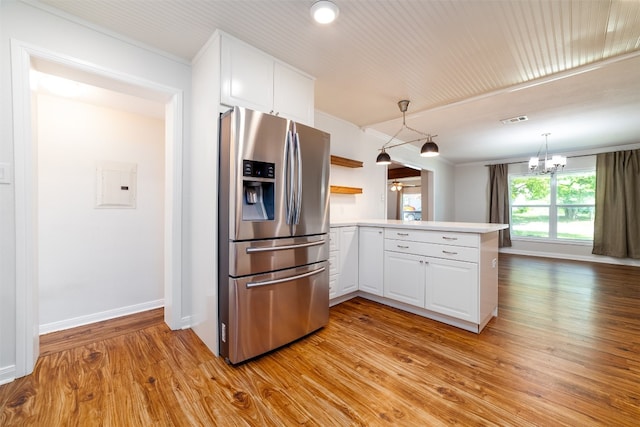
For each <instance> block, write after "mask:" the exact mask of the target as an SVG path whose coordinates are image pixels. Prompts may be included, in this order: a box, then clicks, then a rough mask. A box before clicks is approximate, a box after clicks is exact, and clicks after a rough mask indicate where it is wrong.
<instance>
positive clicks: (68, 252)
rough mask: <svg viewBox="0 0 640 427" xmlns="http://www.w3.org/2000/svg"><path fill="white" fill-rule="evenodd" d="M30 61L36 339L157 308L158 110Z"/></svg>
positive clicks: (160, 219)
mask: <svg viewBox="0 0 640 427" xmlns="http://www.w3.org/2000/svg"><path fill="white" fill-rule="evenodd" d="M49 68H51V67H50V64H49V63H46V62H43V61H41V60H34V61H32V71H31V87H32V90H33V96H32V100H33V107H32V108H33V110H34V123H33V129H34V138H33V139H34V145H35V147H36V152H37V166H36V176H37V181H36V185H35V186H36V193H37V196H36V197H37V201H36V203H35V205H36V210H37V238H36V240H37V242H36V243H37V247H38V254H37V269H38V274H37V277H38V325H39V333H40V335H42V334H45V333H49V332H55V331H59V330H63V329H69V328H72V327H77V326H82V325H86V324H89V323H95V322H98V321H102V320H106V319H111V318H115V317H120V316H122V315H127V314H132V313H135V312H140V311H146V310H150V309H155V308H159V307H162V305H163V294H164V286H163V272H164V270H163V263H164V260H163V256H164V242H163V239H162V235H163V228H164V200H163V197H164V163H165V162H164V145H165V142H164V127H165V123H164V122H165V117H164V116H165V109H164V104H163V103H161V102H157V101H151V100H147V99H143V98H138V97H134V96H131V95H128V94H125V93H122V92H117V91H112V90H108V89H104V88H102V87H98V86H94V85H89V84H85V83H81V82H79V81H77V80H72V79H67V78H64V77H62V76H61V75H60V74H70V73H57V74H50V73H47V70H48V69H49Z"/></svg>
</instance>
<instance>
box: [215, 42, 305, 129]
mask: <svg viewBox="0 0 640 427" xmlns="http://www.w3.org/2000/svg"><path fill="white" fill-rule="evenodd" d="M220 42H221V67H220V73H221V88H220V103H221V104H224V105H228V106H230V107H233V106H236V105H238V106H241V107H247V108H250V109H252V110H257V111H262V112H265V113H270V114H274V115H278V116H281V117H284V118H287V119H291V120H295V121H297V122H300V123H304V124H307V125H309V126H313V121H314V120H313V117H314V107H313V103H314V84H315V82H314V79H313V78H312V77H310V76H308V75H306V74H304V73H303V72H301V71H298V70H296V69H295V68H293V67H290V66H288V65H286V64H284V63H282V62H280V61H278V60H277V59H275V58H273V57H272V56H269V55H267V54H266V53H264V52H262V51H260V50H258V49H256V48H254V47H253V46H250V45H248V44H246V43H244V42H242V41H240V40H237V39H234V38H233V37H231V36H229V35H227V34H221V37H220Z"/></svg>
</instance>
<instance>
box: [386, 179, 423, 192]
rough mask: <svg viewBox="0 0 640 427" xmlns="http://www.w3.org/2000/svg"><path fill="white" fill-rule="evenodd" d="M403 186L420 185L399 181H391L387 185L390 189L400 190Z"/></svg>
mask: <svg viewBox="0 0 640 427" xmlns="http://www.w3.org/2000/svg"><path fill="white" fill-rule="evenodd" d="M405 187H420V186H419V185H417V184H404V183H402V182H400V181H393V182H391V184H390V185H389V189H390V190H391V191H402V189H403V188H405Z"/></svg>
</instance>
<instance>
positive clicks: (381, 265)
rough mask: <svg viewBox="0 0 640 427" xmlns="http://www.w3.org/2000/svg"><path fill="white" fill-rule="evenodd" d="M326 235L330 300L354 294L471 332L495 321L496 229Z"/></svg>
mask: <svg viewBox="0 0 640 427" xmlns="http://www.w3.org/2000/svg"><path fill="white" fill-rule="evenodd" d="M330 236H331V237H330V239H331V243H330V256H329V263H330V279H329V280H330V289H331V290H330V298H331V299H335V300H334V302H338V301H343V300H344V298H342V299H338V297H343V296H345V295H347V296H346V297H345V298H349V297H350V296H353V295H360V296H362V297H364V298H369V299H372V300H374V301H378V302H381V303H383V304H388V305H391V306H393V307H397V308H400V309H404V310H408V311H411V312H412V313H415V314H418V315H421V316H425V317H429V318H431V319H434V320H438V321H441V322H445V323H448V324H450V325H454V326H457V327H460V328H463V329H466V330H468V331H472V332H476V333H477V332H480V331H481V330H482V328H484V326H485V325H486V324H487V323H488V322H489V320H491V318H492V317H493V316H497V313H498V270H497V263H498V232H497V231H490V232H489V231H487V232H481V233H479V232H456V231H453V232H449V231H435V230H417V229H413V228H410V227H402V228H397V227H380V226H375V225H368V226H359V227H351V226H344V227H332V228H331V231H330ZM356 291H360V292H359V293H355V292H356ZM409 306H410V307H409Z"/></svg>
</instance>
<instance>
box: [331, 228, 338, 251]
mask: <svg viewBox="0 0 640 427" xmlns="http://www.w3.org/2000/svg"><path fill="white" fill-rule="evenodd" d="M339 236H340V233H339V232H338V229H337V228H330V229H329V251H337V250H338V248H339V247H340V241H339V240H338V239H339Z"/></svg>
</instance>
